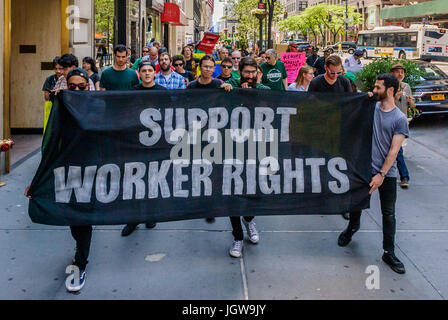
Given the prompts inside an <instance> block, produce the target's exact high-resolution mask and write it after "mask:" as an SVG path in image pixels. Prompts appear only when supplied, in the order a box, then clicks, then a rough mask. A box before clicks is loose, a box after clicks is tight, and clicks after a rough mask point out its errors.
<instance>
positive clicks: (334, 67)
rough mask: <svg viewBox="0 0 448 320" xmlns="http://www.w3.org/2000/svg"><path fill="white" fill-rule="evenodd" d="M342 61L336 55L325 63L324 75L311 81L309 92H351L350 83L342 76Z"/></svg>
mask: <svg viewBox="0 0 448 320" xmlns="http://www.w3.org/2000/svg"><path fill="white" fill-rule="evenodd" d="M342 73H343V68H342V60H341V58H340V57H339V56H337V55H332V56H330V57H328V59H327V60H326V61H325V73H324V74H321V75H319V76H317V77H316V78H314V79H313V80H311V83H310V86H309V88H308V91H309V92H335V93H344V92H352V86H351V85H350V81H349V80H348V79H347V78H345V77H343V76H342Z"/></svg>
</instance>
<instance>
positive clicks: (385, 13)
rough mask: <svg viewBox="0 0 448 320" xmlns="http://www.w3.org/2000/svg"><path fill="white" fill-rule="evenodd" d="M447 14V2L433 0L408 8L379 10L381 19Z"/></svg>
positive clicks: (444, 0)
mask: <svg viewBox="0 0 448 320" xmlns="http://www.w3.org/2000/svg"><path fill="white" fill-rule="evenodd" d="M447 13H448V1H447V0H433V1H429V2H422V3H418V4H413V5H409V6H402V7H390V8H383V9H381V19H386V20H387V19H402V18H413V17H424V16H429V15H436V14H447Z"/></svg>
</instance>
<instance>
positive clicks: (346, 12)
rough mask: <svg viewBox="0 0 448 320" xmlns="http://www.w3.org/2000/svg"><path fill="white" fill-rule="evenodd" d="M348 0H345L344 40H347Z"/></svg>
mask: <svg viewBox="0 0 448 320" xmlns="http://www.w3.org/2000/svg"><path fill="white" fill-rule="evenodd" d="M347 21H348V0H345V41H348V23H347Z"/></svg>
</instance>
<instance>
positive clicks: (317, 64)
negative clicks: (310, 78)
mask: <svg viewBox="0 0 448 320" xmlns="http://www.w3.org/2000/svg"><path fill="white" fill-rule="evenodd" d="M329 56H330V51H328V50H325V51H324V56H323V57H318V58H317V59H316V60H315V61H314V64H312V65H310V66H311V67H313V68H314V76H315V77H317V76H318V75H321V74H324V73H325V61H326V60H327V59H328V57H329Z"/></svg>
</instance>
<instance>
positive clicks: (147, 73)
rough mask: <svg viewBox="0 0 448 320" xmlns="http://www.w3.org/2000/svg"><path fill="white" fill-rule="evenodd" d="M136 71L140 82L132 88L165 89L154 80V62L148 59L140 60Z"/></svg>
mask: <svg viewBox="0 0 448 320" xmlns="http://www.w3.org/2000/svg"><path fill="white" fill-rule="evenodd" d="M138 72H139V74H140V80H141V81H142V83H140V84H138V85H136V86H134V88H133V89H134V90H166V88H165V87H162V86H161V85H158V84H157V83H155V82H154V78H155V76H156V66H155V65H154V63H152V62H148V61H144V62H141V63H140V66H139V69H138Z"/></svg>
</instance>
